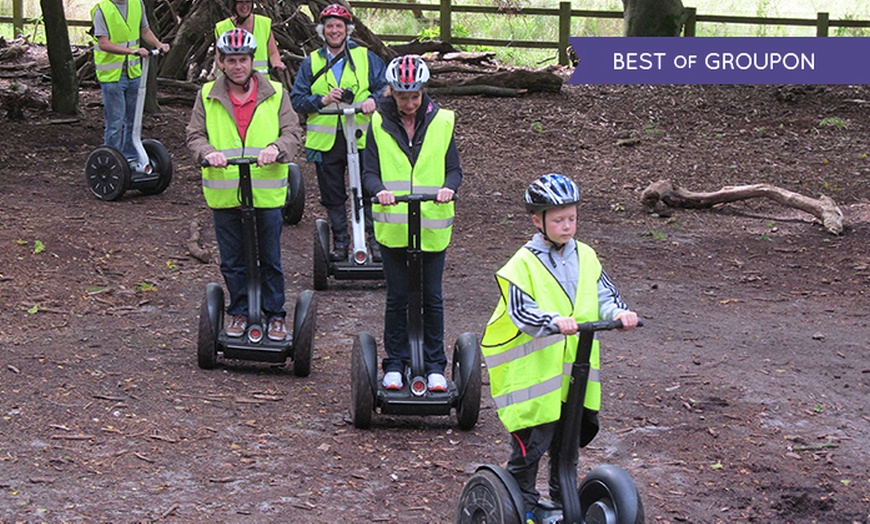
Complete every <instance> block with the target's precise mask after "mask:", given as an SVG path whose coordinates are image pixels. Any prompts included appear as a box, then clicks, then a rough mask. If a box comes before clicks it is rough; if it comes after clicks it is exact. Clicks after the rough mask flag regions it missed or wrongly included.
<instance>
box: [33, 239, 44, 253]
mask: <svg viewBox="0 0 870 524" xmlns="http://www.w3.org/2000/svg"><path fill="white" fill-rule="evenodd" d="M43 251H45V244H43V243H42V241H41V240H36V241H34V242H33V254H34V255H38V254H39V253H42V252H43Z"/></svg>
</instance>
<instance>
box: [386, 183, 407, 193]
mask: <svg viewBox="0 0 870 524" xmlns="http://www.w3.org/2000/svg"><path fill="white" fill-rule="evenodd" d="M384 188H386V189H387V191H408V192H410V191H411V181H410V180H390V181H387V182H384Z"/></svg>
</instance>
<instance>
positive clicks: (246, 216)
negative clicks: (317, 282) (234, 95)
mask: <svg viewBox="0 0 870 524" xmlns="http://www.w3.org/2000/svg"><path fill="white" fill-rule="evenodd" d="M256 162H257V159H256V158H251V157H242V158H232V159H229V160H228V163H229V164H230V165H237V166H239V186H240V193H241V197H242V202H241V203H242V243H243V248H244V251H245V271H246V272H247V278H248V328H247V331H246V332H245V334H244V335H242V336H241V337H229V336H227V334H226V333H225V332H224V330H223V325H224V307H225V306H224V290H223V288H222V287H221V286H220V284H217V283H215V282H210V283H209V284H208V285H206V288H205V298H204V299H203V301H202V305H201V306H200V309H199V339H198V344H197V361H198V364H199V367H201V368H203V369H212V368H214V367H215V366H216V365H217V359H218V355H221V354H222V355H223V357H224V358H234V359H240V360H254V361H259V362H277V363H283V362H285V361H286V360H287V359H288V358H292V359H293V373H294V374H295V375H296V376H299V377H307V376H308V375H309V374H310V373H311V354H312V353H313V349H314V330H315V327H316V322H317V301H316V300H315V297H314V292H313V291H311V290H310V289H306V290H305V291H303V292H302V293H300V294H299V298H297V299H296V309H295V312H294V315H293V334H292V335H288V336H287V338H286V339H284V340H281V341H274V340H270V339H269V338H268V337H267V336H265V335H266V327H265V326H264V323H265V321H266V320H267V319H264V318H263V313H262V310H261V305H260V304H261V298H262V290H261V289H260V263H259V260H260V257H259V241H258V239H257V216H256V213H255V211H254V203H253V193H252V191H251V168H250V165H251V164H255V163H256ZM204 165H206V166H207V163H204Z"/></svg>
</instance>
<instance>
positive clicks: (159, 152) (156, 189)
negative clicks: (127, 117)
mask: <svg viewBox="0 0 870 524" xmlns="http://www.w3.org/2000/svg"><path fill="white" fill-rule="evenodd" d="M142 147H143V148H144V149H145V153H146V154H147V155H148V161H149V162H150V163H151V169H153V170H154V172H155V173H156V174H157V175H158V179H157V184H156V185H153V186H150V187H140V188H138V189H139V192H140V193H143V194H145V195H159V194H160V193H162V192H164V191H166V188H167V187H169V184H170V183H171V182H172V175H173V168H172V157H170V156H169V151H167V150H166V147H164V146H163V144H161V143H160V142H158V141H157V140H153V139H147V140H143V141H142Z"/></svg>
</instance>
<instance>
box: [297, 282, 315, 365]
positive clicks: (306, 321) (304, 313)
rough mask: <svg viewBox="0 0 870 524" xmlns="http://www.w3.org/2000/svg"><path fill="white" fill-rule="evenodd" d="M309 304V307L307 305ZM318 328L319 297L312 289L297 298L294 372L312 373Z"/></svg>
mask: <svg viewBox="0 0 870 524" xmlns="http://www.w3.org/2000/svg"><path fill="white" fill-rule="evenodd" d="M306 305H307V307H306ZM316 330H317V297H315V296H314V292H313V291H311V290H310V289H306V290H305V291H303V292H302V293H300V295H299V298H297V299H296V311H295V312H294V317H293V374H294V375H296V376H297V377H307V376H308V375H310V374H311V356H312V355H313V354H314V333H315V332H316Z"/></svg>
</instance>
